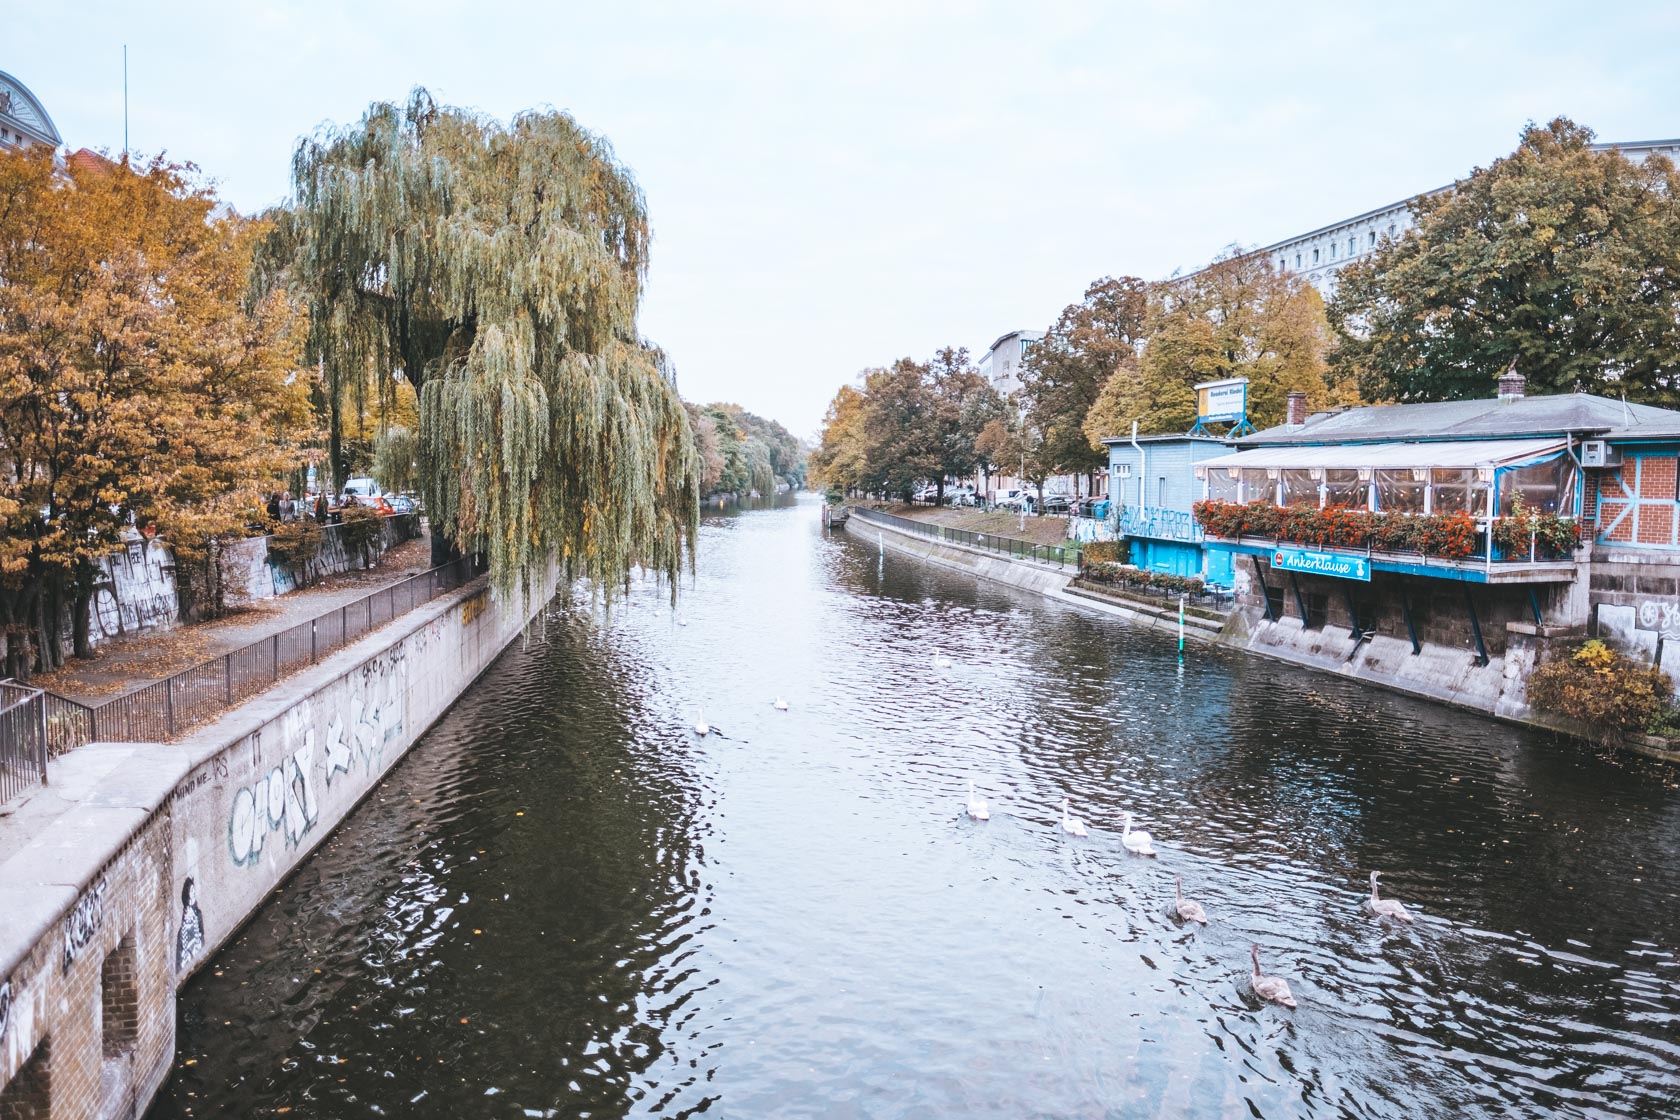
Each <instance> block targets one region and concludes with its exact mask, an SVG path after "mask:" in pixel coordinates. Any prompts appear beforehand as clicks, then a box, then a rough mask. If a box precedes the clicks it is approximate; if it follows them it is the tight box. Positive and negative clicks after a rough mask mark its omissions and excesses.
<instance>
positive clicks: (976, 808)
mask: <svg viewBox="0 0 1680 1120" xmlns="http://www.w3.org/2000/svg"><path fill="white" fill-rule="evenodd" d="M968 815H969V817H970V818H972V819H973V820H977V821H989V820H991V819H992V811H991V810H990V809H988V808H987V807H986V799H985V798H984V797H981V796H980V795H979V794H978V793H975V792H974V783H973V782H969V783H968Z"/></svg>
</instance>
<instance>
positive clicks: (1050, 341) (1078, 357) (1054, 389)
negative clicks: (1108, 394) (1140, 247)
mask: <svg viewBox="0 0 1680 1120" xmlns="http://www.w3.org/2000/svg"><path fill="white" fill-rule="evenodd" d="M1148 311H1149V285H1148V284H1147V283H1145V282H1144V281H1142V280H1139V279H1138V278H1136V277H1134V276H1124V277H1121V278H1120V279H1118V280H1116V279H1113V278H1112V277H1104V278H1102V279H1101V280H1097V281H1095V282H1093V283H1092V284H1091V285H1090V286H1089V287H1088V288H1086V289H1085V296H1084V298H1083V299H1082V300H1081V301H1080V302H1079V303H1075V304H1069V305H1068V306H1067V307H1066V308H1064V309H1063V310H1062V313H1061V315H1060V317H1058V318H1057V320H1056V322H1055V324H1054V325H1052V326H1051V328H1050V329H1049V330H1048V331H1046V332H1045V334H1044V337H1043V338H1042V339H1040V340H1039V341H1038V342H1036V343H1034V344H1033V345H1032V348H1031V349H1030V350H1029V351H1028V352H1027V354H1026V355H1025V357H1024V358H1023V359H1022V362H1021V401H1022V404H1023V405H1024V407H1025V409H1026V414H1027V418H1028V421H1029V423H1030V425H1031V426H1032V427H1033V428H1035V429H1036V430H1037V431H1039V432H1040V433H1042V437H1043V443H1042V447H1041V455H1042V456H1043V457H1044V458H1045V459H1046V460H1048V463H1049V465H1050V468H1051V469H1050V472H1049V473H1052V474H1054V473H1059V472H1063V471H1065V472H1069V473H1074V474H1085V475H1090V474H1093V473H1094V472H1096V471H1098V470H1101V469H1103V468H1104V466H1105V465H1106V464H1107V462H1108V459H1107V454H1106V452H1104V451H1103V450H1102V448H1101V446H1100V445H1098V446H1097V447H1093V446H1092V443H1091V440H1090V439H1089V438H1088V437H1087V436H1086V434H1085V418H1086V416H1087V415H1088V414H1089V413H1090V411H1091V406H1092V405H1093V404H1095V403H1096V400H1097V396H1098V394H1099V393H1101V392H1102V389H1103V386H1104V385H1106V384H1107V383H1108V381H1109V379H1110V378H1111V377H1113V376H1114V374H1115V371H1116V370H1118V369H1119V368H1120V367H1121V366H1122V365H1123V364H1125V363H1127V362H1128V361H1134V360H1135V359H1136V358H1137V352H1138V346H1139V344H1140V343H1142V341H1143V338H1144V331H1145V326H1146V322H1147V318H1148Z"/></svg>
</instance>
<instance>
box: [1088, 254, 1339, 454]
mask: <svg viewBox="0 0 1680 1120" xmlns="http://www.w3.org/2000/svg"><path fill="white" fill-rule="evenodd" d="M1143 333H1144V340H1143V343H1142V347H1141V353H1139V354H1138V355H1137V356H1136V358H1135V359H1133V360H1127V361H1123V362H1122V363H1121V364H1120V366H1119V368H1117V369H1116V371H1115V372H1114V374H1113V376H1112V377H1110V378H1109V380H1108V382H1107V383H1106V384H1105V385H1104V386H1103V388H1102V391H1101V392H1100V393H1099V394H1098V396H1097V399H1096V401H1095V402H1094V403H1093V405H1092V407H1091V409H1090V411H1089V412H1087V413H1086V416H1085V422H1084V434H1085V437H1086V439H1087V440H1088V441H1089V443H1090V445H1091V447H1093V448H1097V447H1101V446H1102V442H1101V441H1102V440H1103V439H1104V438H1108V437H1114V436H1122V435H1126V434H1128V433H1129V432H1130V431H1131V425H1132V422H1133V421H1137V423H1138V427H1139V428H1140V429H1141V430H1142V431H1145V432H1149V433H1151V434H1160V433H1166V432H1183V431H1187V430H1189V429H1190V428H1191V427H1192V426H1193V425H1194V424H1195V422H1196V398H1195V386H1196V385H1197V383H1199V382H1203V381H1214V380H1219V379H1222V378H1227V377H1246V378H1247V379H1248V383H1249V384H1248V415H1249V419H1250V422H1251V423H1253V424H1255V425H1256V426H1258V427H1267V426H1270V425H1272V424H1276V423H1280V422H1281V421H1282V420H1283V414H1284V408H1285V404H1286V401H1287V398H1288V396H1289V394H1290V393H1291V392H1296V391H1299V392H1303V393H1305V394H1306V395H1307V402H1308V405H1309V407H1312V408H1322V407H1324V406H1326V405H1329V404H1355V403H1358V394H1357V392H1356V391H1355V390H1354V387H1353V386H1352V384H1351V382H1348V383H1344V384H1341V385H1333V384H1331V383H1330V381H1329V380H1328V379H1327V372H1328V366H1327V363H1326V357H1325V355H1326V350H1327V348H1328V345H1329V324H1328V322H1327V320H1326V319H1325V315H1324V305H1323V302H1322V301H1321V300H1320V299H1319V296H1318V292H1317V291H1316V290H1315V289H1314V288H1313V287H1312V285H1311V284H1309V283H1307V282H1306V281H1305V280H1303V279H1301V278H1300V277H1297V276H1294V275H1291V274H1289V273H1285V272H1281V271H1279V270H1277V269H1276V268H1274V267H1273V266H1272V264H1271V261H1270V259H1269V258H1268V257H1265V256H1262V255H1259V254H1253V253H1243V252H1241V251H1239V250H1236V249H1233V250H1231V251H1229V252H1227V253H1225V254H1223V255H1221V256H1220V257H1219V258H1218V259H1217V260H1215V261H1214V262H1213V263H1212V264H1211V265H1209V266H1208V267H1207V268H1205V269H1203V270H1202V271H1201V272H1198V273H1195V274H1193V275H1191V276H1187V277H1182V278H1178V279H1174V280H1168V281H1163V282H1161V283H1158V284H1155V285H1152V286H1151V289H1150V294H1149V309H1148V311H1147V313H1146V316H1145V322H1144V327H1143Z"/></svg>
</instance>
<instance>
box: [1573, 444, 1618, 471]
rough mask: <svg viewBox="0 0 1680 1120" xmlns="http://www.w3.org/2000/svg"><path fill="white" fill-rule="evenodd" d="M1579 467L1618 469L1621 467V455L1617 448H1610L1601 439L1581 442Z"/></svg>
mask: <svg viewBox="0 0 1680 1120" xmlns="http://www.w3.org/2000/svg"><path fill="white" fill-rule="evenodd" d="M1581 465H1582V466H1583V467H1619V466H1621V465H1622V453H1621V450H1620V449H1619V448H1615V447H1611V446H1610V444H1609V443H1607V442H1606V441H1604V440H1601V439H1588V440H1582V441H1581Z"/></svg>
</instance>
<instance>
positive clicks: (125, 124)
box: [123, 43, 128, 163]
mask: <svg viewBox="0 0 1680 1120" xmlns="http://www.w3.org/2000/svg"><path fill="white" fill-rule="evenodd" d="M123 162H124V163H127V162H128V44H127V43H124V44H123Z"/></svg>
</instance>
